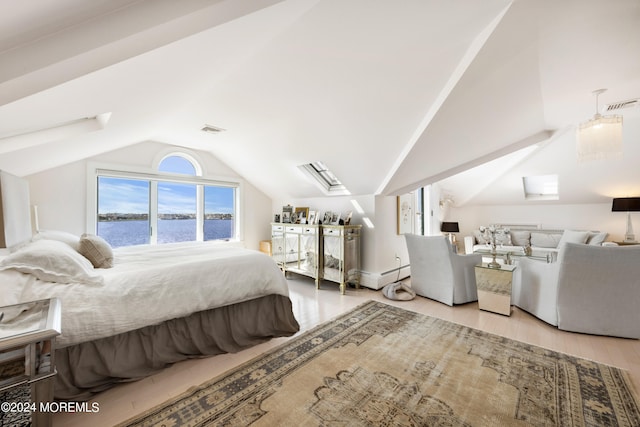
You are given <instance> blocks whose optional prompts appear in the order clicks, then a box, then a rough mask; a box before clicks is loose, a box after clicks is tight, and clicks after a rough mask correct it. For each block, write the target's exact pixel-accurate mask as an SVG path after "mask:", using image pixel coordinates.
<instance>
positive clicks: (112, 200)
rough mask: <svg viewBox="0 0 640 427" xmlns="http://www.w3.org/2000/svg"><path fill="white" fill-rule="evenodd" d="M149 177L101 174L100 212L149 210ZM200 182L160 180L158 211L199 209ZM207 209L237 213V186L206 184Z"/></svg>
mask: <svg viewBox="0 0 640 427" xmlns="http://www.w3.org/2000/svg"><path fill="white" fill-rule="evenodd" d="M149 186H150V185H149V181H141V180H135V179H122V178H106V177H100V178H98V213H101V214H104V213H112V212H118V213H148V212H149ZM195 201H196V186H195V185H193V184H172V183H159V184H158V213H195V211H196V202H195ZM204 202H205V212H206V213H233V188H225V187H209V186H207V187H205V191H204Z"/></svg>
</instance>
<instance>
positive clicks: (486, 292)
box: [475, 263, 516, 316]
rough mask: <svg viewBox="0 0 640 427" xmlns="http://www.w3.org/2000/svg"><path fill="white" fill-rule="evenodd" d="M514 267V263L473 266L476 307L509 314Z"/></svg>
mask: <svg viewBox="0 0 640 427" xmlns="http://www.w3.org/2000/svg"><path fill="white" fill-rule="evenodd" d="M515 269H516V266H515V265H501V266H500V268H493V267H489V264H487V263H482V264H478V265H476V266H475V274H476V286H477V288H478V307H479V308H480V309H481V310H486V311H491V312H493V313H498V314H504V315H505V316H510V315H511V283H512V281H513V271H514V270H515Z"/></svg>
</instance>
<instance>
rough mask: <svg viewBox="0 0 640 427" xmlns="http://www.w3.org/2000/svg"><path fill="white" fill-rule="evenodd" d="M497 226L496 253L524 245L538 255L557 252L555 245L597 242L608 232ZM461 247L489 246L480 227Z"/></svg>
mask: <svg viewBox="0 0 640 427" xmlns="http://www.w3.org/2000/svg"><path fill="white" fill-rule="evenodd" d="M497 228H498V230H502V232H501V233H500V234H499V235H498V236H497V237H496V244H497V248H496V249H497V252H498V253H499V254H506V253H507V252H511V253H524V248H525V247H527V246H528V247H531V250H532V251H533V252H534V253H535V254H538V255H546V254H547V253H552V254H557V252H558V248H559V247H561V246H562V245H563V244H565V243H568V242H571V243H586V244H588V245H594V246H600V245H602V243H604V241H605V240H606V238H607V236H608V234H607V233H606V232H600V231H578V230H544V229H519V228H515V227H513V228H512V227H506V226H505V227H500V226H497ZM464 247H465V253H467V254H471V253H478V252H487V251H489V250H490V249H491V248H490V245H489V243H488V242H487V241H486V240H485V239H484V237H483V236H482V233H481V232H480V230H476V231H474V233H473V235H472V236H466V237H465V238H464Z"/></svg>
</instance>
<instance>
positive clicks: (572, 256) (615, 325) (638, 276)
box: [511, 243, 640, 339]
mask: <svg viewBox="0 0 640 427" xmlns="http://www.w3.org/2000/svg"><path fill="white" fill-rule="evenodd" d="M638 260H640V245H636V246H615V247H607V246H599V245H589V244H584V243H582V244H579V243H567V244H565V245H564V246H563V247H562V249H561V251H560V253H559V255H558V261H557V262H555V263H546V262H540V261H537V260H533V259H528V258H523V259H521V260H519V262H518V268H517V269H516V270H515V272H514V278H513V287H512V295H511V302H512V304H513V305H515V306H517V307H519V308H521V309H522V310H524V311H527V312H529V313H531V314H532V315H534V316H536V317H538V318H539V319H541V320H543V321H545V322H547V323H549V324H550V325H553V326H557V327H558V329H562V330H566V331H572V332H581V333H587V334H594V335H607V336H615V337H624V338H635V339H639V338H640V310H638V307H640V263H639V262H638Z"/></svg>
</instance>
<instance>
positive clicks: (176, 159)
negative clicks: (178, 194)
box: [158, 154, 202, 176]
mask: <svg viewBox="0 0 640 427" xmlns="http://www.w3.org/2000/svg"><path fill="white" fill-rule="evenodd" d="M199 166H200V165H199V164H198V163H197V162H196V161H195V160H194V159H189V158H187V157H186V156H184V155H180V154H171V155H169V156H167V157H165V158H164V159H162V161H160V164H159V165H158V170H159V171H160V172H169V173H179V174H183V175H194V176H195V175H202V173H201V172H200V173H198V172H197V171H199V170H200V167H199Z"/></svg>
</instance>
